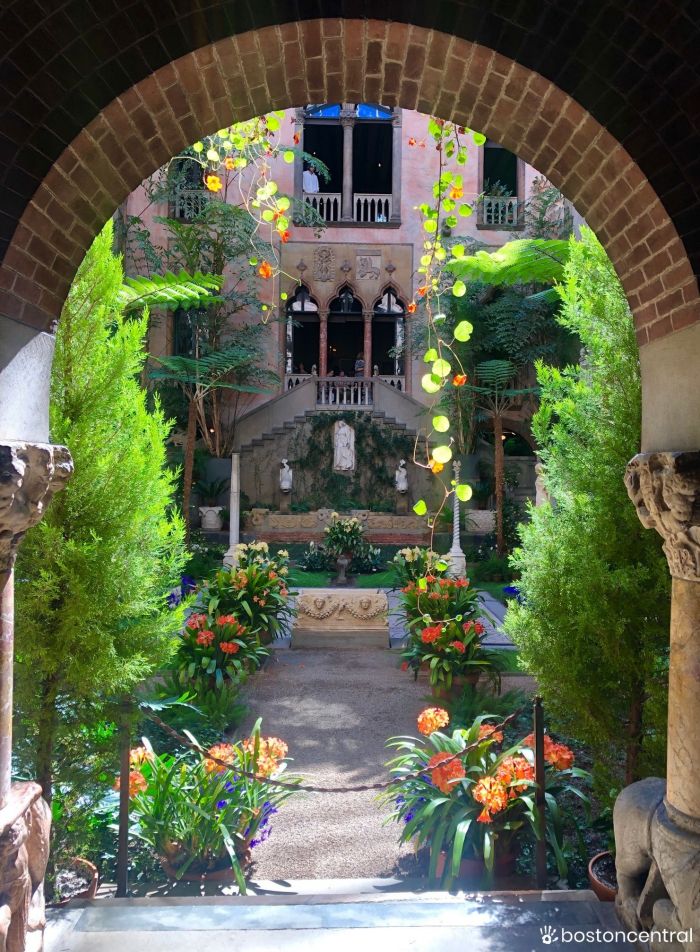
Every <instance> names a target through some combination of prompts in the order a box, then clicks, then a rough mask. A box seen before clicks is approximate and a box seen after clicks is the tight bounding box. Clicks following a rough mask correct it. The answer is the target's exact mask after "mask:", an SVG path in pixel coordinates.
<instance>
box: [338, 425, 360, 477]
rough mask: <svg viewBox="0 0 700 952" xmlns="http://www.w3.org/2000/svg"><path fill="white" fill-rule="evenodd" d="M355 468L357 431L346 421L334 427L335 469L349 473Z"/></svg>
mask: <svg viewBox="0 0 700 952" xmlns="http://www.w3.org/2000/svg"><path fill="white" fill-rule="evenodd" d="M354 468H355V431H354V430H353V428H352V427H351V426H349V425H348V424H347V423H346V422H345V420H338V422H337V423H336V424H335V426H334V427H333V469H334V470H336V472H340V473H349V472H352V470H353V469H354Z"/></svg>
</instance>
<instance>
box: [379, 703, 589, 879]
mask: <svg viewBox="0 0 700 952" xmlns="http://www.w3.org/2000/svg"><path fill="white" fill-rule="evenodd" d="M489 716H490V715H488V714H483V715H481V716H480V717H477V718H476V719H475V720H474V722H473V724H472V725H471V726H470V727H469V728H467V729H458V730H453V731H452V733H451V735H450V734H447V733H443V730H442V729H443V728H445V727H447V725H448V724H449V715H448V713H447V711H445V710H443V709H442V708H439V707H433V708H427V709H426V710H424V711H423V712H422V713H421V714H420V715H419V717H418V730H419V732H420V733H421V734H422V735H423V738H422V739H420V740H418V739H416V738H414V737H392V738H390V739H389V740H388V741H387V746H389V747H393V748H396V749H397V750H398V751H400V753H399V756H397V757H395V758H394V759H392V760H390V761H389V763H388V764H387V766H388V767H389V770H390V772H391V775H392V777H393V778H394V783H392V785H391V787H389V788H388V790H387V791H386V793H384V794H382V799H383V800H384V801H385V802H387V803H389V804H390V805H391V807H392V813H391V817H392V819H394V820H396V821H397V822H399V823H402V824H403V829H402V830H401V834H400V842H402V843H406V842H408V841H410V840H411V839H413V838H414V837H415V838H416V840H417V844H418V846H422V845H429V847H430V877H431V879H434V878H435V876H436V870H437V864H438V859H439V856H440V853H441V852H443V851H444V852H445V853H446V854H447V862H446V863H445V877H446V879H447V881H448V884H449V883H451V881H452V880H453V879H454V878H455V877H456V876H458V875H459V869H460V863H461V862H462V860H463V859H470V858H471V859H479V860H483V863H484V867H485V869H486V871H487V873H488V874H489V875H491V874H492V873H493V869H494V862H495V860H496V859H497V858H498V857H499V856H501V857H502V856H504V855H507V854H509V853H511V852H512V851H513V847H514V845H515V842H516V841H517V839H518V838H519V837H521V836H523V835H528V836H533V837H535V838H539V837H541V835H542V831H541V829H540V824H539V819H538V815H537V812H536V809H535V796H534V792H535V791H534V788H535V771H534V754H533V751H532V745H533V740H532V735H530V737H526V738H524V739H523V740H522V741H521V742H520V743H518V744H515V745H513V746H511V747H509V748H507V749H506V750H500V749H499V748H500V746H501V744H502V743H503V732H502V731H500V730H497V729H496V728H495V727H494V726H493V725H491V724H489V723H488V718H489ZM455 754H458V755H459V756H458V757H456V758H454V757H453V755H455ZM545 758H546V761H545V763H546V767H545V791H546V793H545V797H546V809H547V823H546V838H547V842H548V843H549V845H550V847H551V849H552V852H553V854H554V857H555V860H556V864H557V869H558V872H559V875H560V876H566V872H567V866H566V859H565V857H564V852H563V840H564V825H563V816H562V811H561V809H560V808H559V806H558V804H557V799H556V798H557V796H559V795H561V794H562V793H564V792H565V791H571V792H573V793H574V794H575V795H576V796H578V797H580V798H581V799H582V800H584V802H586V803H587V798H586V796H585V794H584V793H583V792H582V791H581V790H580V789H579V788H578V787H577V786H575V785H574V784H573V783H572V781H573V780H575V779H577V778H578V779H582V780H585V781H590V775H589V774H588V773H587V772H586V771H584V770H580V769H579V768H576V767H574V766H573V763H574V755H573V753H572V752H571V751H570V750H569V748H568V747H566V746H565V745H564V744H555V743H554V742H553V741H552V740H551V738H547V737H546V738H545Z"/></svg>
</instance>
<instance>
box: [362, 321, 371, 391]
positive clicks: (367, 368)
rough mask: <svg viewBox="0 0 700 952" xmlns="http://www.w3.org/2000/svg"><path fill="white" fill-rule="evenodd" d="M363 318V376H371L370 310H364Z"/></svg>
mask: <svg viewBox="0 0 700 952" xmlns="http://www.w3.org/2000/svg"><path fill="white" fill-rule="evenodd" d="M362 316H363V318H364V336H363V344H364V348H363V349H364V353H363V355H362V356H363V357H364V360H365V377H371V376H372V312H371V311H365V312H364V314H363V315H362Z"/></svg>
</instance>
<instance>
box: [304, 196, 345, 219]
mask: <svg viewBox="0 0 700 952" xmlns="http://www.w3.org/2000/svg"><path fill="white" fill-rule="evenodd" d="M303 198H304V201H305V202H307V203H308V204H309V205H311V207H312V208H313V209H314V211H316V212H317V213H318V214H319V215H320V216H321V218H322V219H323V220H324V221H340V210H341V206H342V196H341V194H340V192H304V194H303Z"/></svg>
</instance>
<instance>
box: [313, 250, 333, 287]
mask: <svg viewBox="0 0 700 952" xmlns="http://www.w3.org/2000/svg"><path fill="white" fill-rule="evenodd" d="M335 270H336V269H335V251H334V250H333V249H332V248H326V247H321V248H315V249H314V281H335Z"/></svg>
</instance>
